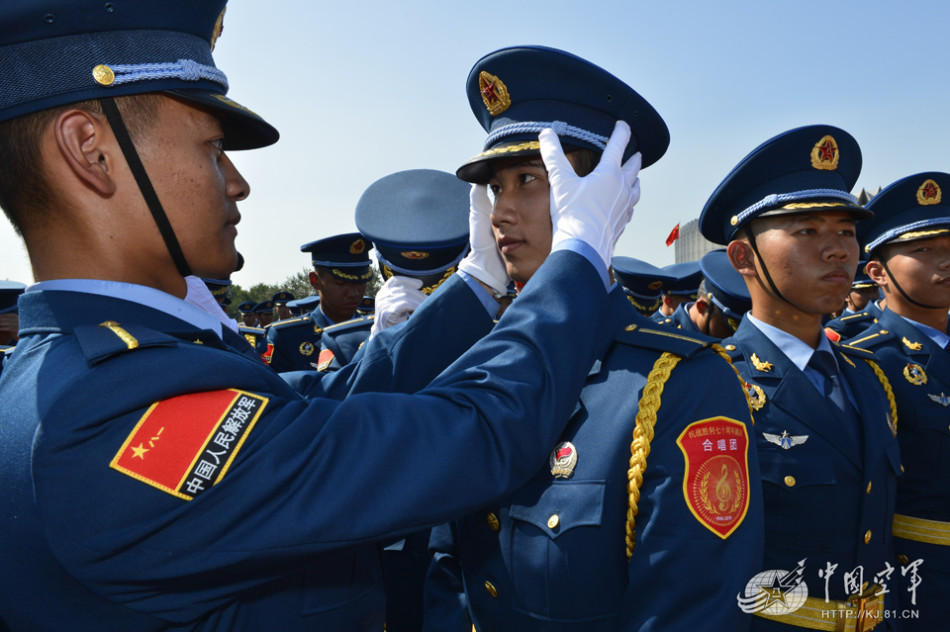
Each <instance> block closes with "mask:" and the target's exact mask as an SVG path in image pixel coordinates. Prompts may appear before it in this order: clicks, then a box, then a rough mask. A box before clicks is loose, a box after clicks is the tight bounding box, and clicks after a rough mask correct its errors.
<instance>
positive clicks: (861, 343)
mask: <svg viewBox="0 0 950 632" xmlns="http://www.w3.org/2000/svg"><path fill="white" fill-rule="evenodd" d="M893 337H894V334H893V333H892V332H890V331H888V330H887V329H877V330H876V331H871V330H870V329H869V330H867V331H865V332H863V333H861V334H859V335H858V337H856V338H852V339H850V340H848V344H846V345H841V346H842V347H852V348H860V349H861V350H862V351H864V350H867V349H869V348H873V347H876V346H877V345H879V344H883V343H885V342H887V341H889V340H891V339H892V338H893Z"/></svg>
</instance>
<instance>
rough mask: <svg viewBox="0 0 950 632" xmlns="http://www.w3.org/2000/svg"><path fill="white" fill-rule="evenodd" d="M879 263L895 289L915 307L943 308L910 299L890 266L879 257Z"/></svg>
mask: <svg viewBox="0 0 950 632" xmlns="http://www.w3.org/2000/svg"><path fill="white" fill-rule="evenodd" d="M881 265H882V266H884V272H887V278H888V279H890V280H891V283H893V284H894V287H896V288H897V291H898V292H900V293H901V296H903V297H904V298H906V299H907V300H908V301H910V302H911V303H913V304H914V305H916V306H917V307H923V308H924V309H944V307H943V306H941V305H926V304H924V303H920V302H918V301H915V300H914V299H912V298H911V297H910V296H908V295H907V292H905V291H904V288H902V287H901V284H900V283H898V282H897V279H895V278H894V275H893V274H891V270H890V268H888V267H887V262H886V261H884V259H883V258H882V259H881Z"/></svg>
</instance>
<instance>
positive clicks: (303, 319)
mask: <svg viewBox="0 0 950 632" xmlns="http://www.w3.org/2000/svg"><path fill="white" fill-rule="evenodd" d="M300 323H307V324H310V317H309V316H298V317H297V318H285V319H284V320H275V321H274V322H272V323H271V324H270V325H268V327H269V328H271V329H282V328H284V327H287V326H289V325H299V324H300ZM262 331H263V330H262Z"/></svg>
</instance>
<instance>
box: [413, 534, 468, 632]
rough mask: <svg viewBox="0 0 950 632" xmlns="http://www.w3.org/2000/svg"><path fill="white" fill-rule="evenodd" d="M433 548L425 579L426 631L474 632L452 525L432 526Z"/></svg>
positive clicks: (430, 549)
mask: <svg viewBox="0 0 950 632" xmlns="http://www.w3.org/2000/svg"><path fill="white" fill-rule="evenodd" d="M429 552H430V553H431V554H432V557H431V561H430V562H429V569H428V572H427V573H426V580H425V591H424V595H423V597H424V604H425V607H424V612H425V619H424V620H423V627H422V632H471V630H472V618H471V617H470V616H469V613H468V599H467V597H466V595H465V587H464V585H463V581H462V569H461V567H460V566H459V561H458V557H457V556H456V550H455V534H454V530H453V529H452V526H451V525H449V524H441V525H439V526H437V527H434V528H433V529H432V532H431V533H430V534H429Z"/></svg>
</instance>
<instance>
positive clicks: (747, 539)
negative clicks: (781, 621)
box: [427, 298, 762, 632]
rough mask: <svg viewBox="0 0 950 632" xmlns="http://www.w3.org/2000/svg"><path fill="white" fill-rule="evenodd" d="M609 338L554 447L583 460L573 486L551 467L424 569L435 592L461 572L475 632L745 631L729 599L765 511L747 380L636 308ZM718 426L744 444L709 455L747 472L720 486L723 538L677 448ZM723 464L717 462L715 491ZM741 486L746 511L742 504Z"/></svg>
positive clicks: (758, 547)
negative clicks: (652, 379) (633, 495)
mask: <svg viewBox="0 0 950 632" xmlns="http://www.w3.org/2000/svg"><path fill="white" fill-rule="evenodd" d="M518 300H519V301H520V300H521V299H520V298H519V299H518ZM516 302H517V301H516ZM613 339H614V340H613V344H612V346H611V348H610V350H609V351H608V353H607V354H606V356H605V357H604V358H603V359H602V360H601V361H598V362H596V363H594V365H593V367H592V368H591V370H590V371H589V373H588V376H587V382H586V384H585V386H584V390H583V391H582V392H581V396H580V399H579V400H578V402H577V405H576V408H575V411H574V415H573V416H572V417H571V420H570V422H569V424H568V427H567V429H566V430H565V431H564V432H563V433H562V434H561V436H560V437H559V438H558V440H557V443H556V444H552V445H551V446H550V447H551V448H552V452H555V453H557V452H558V451H559V450H563V449H564V447H565V444H564V443H563V442H570V449H572V450H574V451H575V454H576V465H575V467H574V469H573V471H572V473H571V474H570V476H569V477H567V478H561V477H556V476H555V475H554V473H553V471H552V468H553V467H554V464H553V463H552V462H551V461H549V463H547V464H545V466H544V467H542V468H541V469H539V470H537V471H536V473H535V475H534V477H533V478H532V479H531V481H530V482H529V483H528V484H527V485H525V486H523V487H522V488H521V489H519V490H518V491H517V492H515V493H514V494H512V495H511V496H510V497H508V498H507V499H506V500H505V501H504V502H502V503H500V504H497V505H489V506H487V507H485V508H483V509H481V510H480V511H478V512H475V513H474V514H472V515H470V516H468V517H466V518H465V519H463V520H461V521H459V522H456V523H455V524H454V525H453V539H454V544H455V551H454V552H455V553H456V554H457V556H458V557H457V560H456V559H454V558H453V557H451V556H446V555H445V553H446V551H445V550H442V551H439V553H438V554H437V561H438V564H437V565H434V566H433V568H431V569H430V581H431V582H434V583H441V584H443V585H446V584H448V585H449V586H451V583H452V581H453V580H452V579H451V577H452V572H451V571H452V568H453V567H454V565H456V564H458V563H460V564H461V573H462V576H463V578H464V586H465V589H466V591H467V595H468V599H469V600H470V603H471V612H472V615H473V620H474V622H475V625H476V627H477V629H478V630H479V631H480V632H494V631H498V630H518V631H525V630H544V631H553V630H558V631H560V630H578V631H580V630H583V631H585V632H596V631H599V630H611V631H614V630H729V631H734V630H742V629H746V628H747V626H748V624H749V617H748V616H747V615H744V614H743V613H742V612H741V611H740V610H739V609H738V608H737V606H736V601H735V599H736V597H735V596H736V594H737V593H738V592H740V591H741V590H742V589H743V587H744V586H745V583H746V582H747V581H748V579H749V577H751V576H752V575H753V574H754V573H755V572H756V571H757V570H758V569H759V568H760V566H761V563H762V559H761V552H762V507H761V488H760V483H759V476H758V471H757V458H756V456H755V445H754V442H753V441H752V440H751V438H752V430H751V427H750V424H749V419H750V414H749V407H748V404H747V402H746V399H745V397H744V396H743V393H742V386H741V383H740V382H739V380H738V379H737V376H736V373H735V372H734V371H733V369H732V368H731V367H730V366H729V365H728V363H727V362H726V361H725V360H724V359H723V358H721V357H719V356H718V355H717V354H715V353H714V352H712V351H710V350H709V349H708V346H709V344H711V341H709V339H703V340H698V339H692V338H687V337H685V336H682V335H680V334H676V333H673V332H670V331H669V330H668V329H666V328H665V327H658V326H657V325H656V324H654V323H652V322H651V321H650V320H649V319H647V318H644V317H642V316H639V315H638V314H636V312H635V310H634V309H633V308H632V307H631V306H629V305H627V306H626V307H625V310H624V312H623V318H622V320H621V322H620V323H619V324H618V326H617V327H616V328H615V329H614V330H613ZM665 351H668V352H670V353H671V354H674V355H676V356H678V357H680V358H682V360H681V362H680V363H679V364H678V365H676V366H675V368H673V369H672V372H671V373H670V376H669V379H668V381H666V382H665V385H664V387H663V390H662V396H661V400H660V406H659V409H658V412H657V417H656V425H655V436H654V438H653V440H652V442H651V443H650V450H649V455H648V457H647V459H646V469H645V471H644V473H643V483H642V486H641V488H640V499H639V503H638V508H637V517H636V521H635V524H634V542H635V544H634V548H633V556H632V558H630V559H629V560H628V559H627V555H626V540H625V534H626V524H627V519H626V516H627V511H628V507H629V498H630V496H629V493H628V478H627V472H628V469H629V468H630V460H631V441H632V436H633V432H634V427H635V425H636V424H635V419H636V416H637V411H638V403H639V402H640V399H641V395H642V394H643V389H644V386H645V384H646V379H647V374H648V373H649V372H650V370H651V368H652V367H653V366H654V363H655V362H656V361H657V359H658V358H659V357H660V355H661V353H663V352H665ZM710 419H728V420H732V421H731V422H729V424H728V427H729V428H731V429H732V430H733V431H735V432H736V433H737V434H738V435H741V436H742V437H747V438H748V440H745V439H743V438H739V439H738V441H736V443H732V442H726V441H725V440H724V441H723V444H722V450H723V452H721V453H720V452H714V451H717V450H719V448H717V447H712V445H711V447H710V454H713V453H715V454H717V455H718V454H728V455H730V456H732V457H735V458H736V461H734V462H735V463H741V469H742V471H743V474H741V477H742V478H741V483H739V484H736V483H735V482H734V481H735V480H736V479H735V478H733V476H734V475H736V474H737V473H738V470H731V471H730V477H729V478H728V480H727V481H724V483H725V484H726V486H727V487H728V488H729V489H730V490H731V491H732V492H736V493H735V495H734V496H732V497H731V499H733V500H735V501H736V503H737V504H736V506H735V507H736V508H735V512H736V513H735V514H733V515H732V519H734V520H735V523H732V524H733V525H734V526H733V527H732V529H733V530H732V531H731V532H729V533H728V534H727V535H726V536H725V537H724V536H723V535H721V534H720V533H717V532H716V531H715V530H714V529H713V528H710V527H708V526H706V525H705V524H704V523H703V522H702V521H701V520H700V518H699V515H705V516H707V517H709V515H710V514H709V511H708V510H707V509H704V508H703V507H702V504H703V502H707V501H710V498H711V497H710V496H709V493H711V492H709V491H708V489H709V486H708V485H707V490H706V491H705V492H703V493H704V494H706V495H704V496H702V498H703V499H705V501H703V500H699V501H697V500H696V499H695V498H696V497H695V496H694V497H692V498H693V501H692V502H688V501H687V491H686V489H685V488H688V489H689V493H694V492H697V490H699V489H700V483H699V481H701V480H702V477H701V476H700V477H698V478H697V477H696V476H693V475H687V474H686V470H687V469H688V468H687V459H686V457H685V456H684V452H683V450H681V449H680V447H679V445H678V444H677V439H678V438H679V437H680V436H681V435H684V434H685V433H686V432H687V426H690V425H691V424H694V422H702V421H703V420H706V421H707V422H708V420H710ZM699 428H705V424H704V423H700V425H699ZM694 430H695V428H694ZM745 446H748V452H746V450H745ZM728 450H731V452H727V451H728ZM555 456H556V454H555ZM555 456H552V457H551V459H554V458H555ZM718 458H725V457H721V456H720V457H718ZM746 459H748V460H747V461H746ZM690 461H691V468H692V470H693V471H699V472H702V471H703V470H701V469H700V461H699V460H698V459H697V457H695V456H694V457H691V459H690ZM746 463H747V465H746ZM719 467H720V466H719V465H717V466H716V467H714V468H713V467H712V466H709V468H710V471H713V474H714V475H715V476H716V480H717V481H718V480H719V477H720V474H721V472H720V470H719V469H718V468H719ZM746 468H747V469H746ZM708 482H709V481H708V480H707V483H708ZM739 487H741V488H742V494H745V496H744V498H745V500H746V501H747V502H748V504H747V505H746V504H745V503H744V502H740V494H739V493H738V492H739ZM724 491H725V490H724ZM697 493H698V492H697ZM730 502H731V501H730ZM740 505H741V507H740ZM729 509H730V510H731V509H733V507H731V506H730V508H729ZM440 538H441V539H442V541H441V542H439V539H440ZM444 538H445V528H444V527H440V528H439V529H438V530H437V531H436V532H435V533H434V534H433V539H432V541H431V542H432V545H433V548H434V549H445V548H446V545H445V542H444ZM450 552H451V551H450ZM456 568H457V567H456ZM427 590H428V589H427ZM438 590H439V586H437V585H436V586H433V587H432V591H438ZM446 592H450V591H448V590H446ZM431 594H432V593H428V594H427V598H428V597H430V596H431ZM432 601H434V600H432ZM438 601H439V603H441V604H442V605H443V606H444V604H446V603H451V601H450V600H447V599H441V600H438ZM441 616H443V617H445V616H447V615H445V614H442V615H441ZM428 623H429V618H428V613H427V629H432V630H441V629H449V628H442V627H441V626H440V624H439V622H438V621H436V622H435V625H433V626H431V627H430V626H428ZM456 628H458V624H456Z"/></svg>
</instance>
